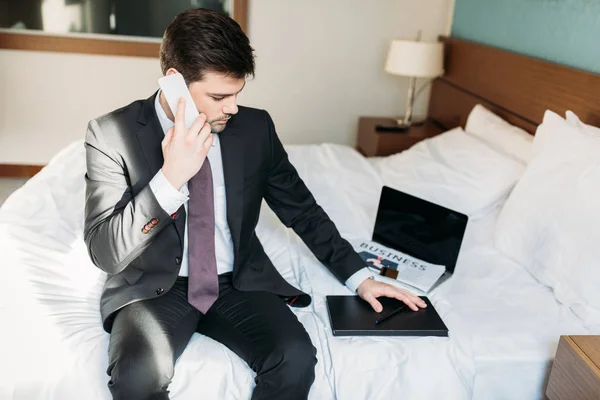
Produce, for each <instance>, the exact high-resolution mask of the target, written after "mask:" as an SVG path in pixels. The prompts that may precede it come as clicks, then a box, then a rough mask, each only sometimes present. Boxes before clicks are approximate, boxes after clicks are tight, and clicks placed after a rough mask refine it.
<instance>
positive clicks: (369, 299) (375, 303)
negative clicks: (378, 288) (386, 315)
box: [363, 292, 383, 312]
mask: <svg viewBox="0 0 600 400" xmlns="http://www.w3.org/2000/svg"><path fill="white" fill-rule="evenodd" d="M363 300H365V301H366V302H367V303H369V304H370V305H371V307H373V310H375V311H376V312H381V311H383V306H382V305H381V303H380V302H379V301H378V300H377V299H376V298H375V296H374V295H373V294H372V293H370V292H369V293H365V296H364V297H363Z"/></svg>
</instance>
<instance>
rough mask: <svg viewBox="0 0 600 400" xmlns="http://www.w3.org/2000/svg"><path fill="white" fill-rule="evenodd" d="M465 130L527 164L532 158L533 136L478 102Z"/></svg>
mask: <svg viewBox="0 0 600 400" xmlns="http://www.w3.org/2000/svg"><path fill="white" fill-rule="evenodd" d="M465 131H466V132H467V133H468V134H470V135H474V136H477V137H478V138H480V139H482V140H485V141H486V142H488V143H489V144H490V145H492V146H494V147H495V148H497V149H499V150H500V151H504V152H506V153H507V154H510V155H511V156H513V157H516V158H518V159H519V160H521V161H523V162H524V163H525V164H527V163H528V162H529V160H531V146H532V142H533V136H532V135H530V134H529V133H527V132H526V131H524V130H523V129H521V128H519V127H516V126H514V125H511V124H509V123H508V122H506V121H505V120H503V119H502V118H500V117H499V116H498V115H496V114H494V113H493V112H491V111H490V110H488V109H487V108H485V107H484V106H482V105H480V104H477V105H476V106H475V107H473V110H471V113H470V114H469V117H468V118H467V124H466V126H465Z"/></svg>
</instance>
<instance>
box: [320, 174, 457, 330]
mask: <svg viewBox="0 0 600 400" xmlns="http://www.w3.org/2000/svg"><path fill="white" fill-rule="evenodd" d="M467 222H468V217H467V216H466V215H464V214H461V213H459V212H456V211H453V210H450V209H448V208H445V207H442V206H440V205H437V204H434V203H431V202H429V201H426V200H423V199H420V198H418V197H415V196H411V195H409V194H407V193H403V192H400V191H398V190H394V189H392V188H390V187H387V186H384V187H383V189H382V191H381V197H380V200H379V208H378V210H377V218H376V220H375V227H374V229H373V240H372V242H363V243H361V245H359V246H358V247H357V248H356V250H357V252H358V254H360V256H361V257H362V258H363V260H365V262H367V264H370V265H372V266H373V268H379V271H380V274H381V275H383V276H387V277H391V278H393V279H397V280H399V281H401V282H404V283H406V284H409V285H411V286H413V287H416V288H417V289H420V290H422V291H423V292H425V293H427V292H429V291H430V290H431V289H432V288H433V287H435V286H437V285H439V284H440V283H441V282H443V281H444V280H446V279H448V277H450V276H451V275H452V274H453V273H454V268H455V267H456V261H457V259H458V254H459V252H460V247H461V244H462V241H463V237H464V234H465V230H466V227H467ZM421 298H422V299H423V300H424V301H425V302H426V303H427V307H426V308H423V309H420V310H419V311H410V312H408V311H406V312H403V311H404V310H405V309H406V310H408V308H407V307H406V306H405V305H404V304H403V303H401V302H400V301H398V300H396V299H388V298H379V301H380V302H381V303H382V305H383V308H384V309H383V312H382V313H381V315H384V314H385V315H387V317H386V318H385V319H387V320H386V322H382V323H379V321H380V320H381V319H383V318H382V316H381V315H379V314H377V313H375V311H374V310H373V309H372V308H371V306H370V305H369V304H368V303H366V302H365V301H363V300H362V299H359V298H358V297H357V296H327V309H328V312H329V319H330V323H331V329H332V332H333V335H334V336H363V335H373V336H448V328H447V327H446V325H445V324H444V322H443V321H442V319H441V318H440V316H439V315H438V313H437V312H436V310H435V308H434V307H433V305H432V304H431V303H430V301H429V299H428V298H427V297H425V296H421Z"/></svg>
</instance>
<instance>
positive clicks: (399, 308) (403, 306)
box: [375, 304, 406, 324]
mask: <svg viewBox="0 0 600 400" xmlns="http://www.w3.org/2000/svg"><path fill="white" fill-rule="evenodd" d="M405 308H406V304H402V305H401V306H400V307H398V308H396V309H395V310H394V311H392V312H391V313H389V314H388V315H386V316H385V317H383V318H381V319H376V320H375V324H380V323H382V322H383V321H385V320H386V319H388V318H389V317H391V316H392V315H396V314H398V313H399V312H400V311H402V310H404V309H405Z"/></svg>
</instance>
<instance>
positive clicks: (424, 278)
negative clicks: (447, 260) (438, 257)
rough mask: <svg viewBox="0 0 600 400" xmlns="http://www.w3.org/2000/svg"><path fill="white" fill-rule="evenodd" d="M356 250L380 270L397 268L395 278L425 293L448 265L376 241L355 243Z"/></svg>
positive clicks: (372, 266)
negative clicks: (414, 255) (420, 258)
mask: <svg viewBox="0 0 600 400" xmlns="http://www.w3.org/2000/svg"><path fill="white" fill-rule="evenodd" d="M354 250H355V251H356V252H357V253H358V254H359V255H360V256H361V258H362V259H363V260H364V261H365V262H366V263H367V264H368V266H369V267H371V268H377V269H378V270H380V271H381V270H382V268H384V267H386V268H388V269H391V270H395V271H397V273H398V275H397V276H396V277H395V279H397V280H398V281H400V282H403V283H405V284H407V285H410V286H412V287H415V288H417V289H419V290H421V291H423V292H425V293H427V292H429V290H431V287H432V286H433V285H434V284H435V283H436V282H437V281H438V279H440V277H441V276H442V275H443V274H444V272H445V271H446V267H445V266H443V265H438V264H431V263H428V262H426V261H423V260H419V259H418V258H415V257H411V256H409V255H407V254H404V253H402V252H399V251H396V250H393V249H390V248H389V247H385V246H383V245H381V244H379V243H376V242H371V241H363V242H361V243H360V244H358V245H355V246H354ZM395 274H396V273H395V272H393V273H392V274H391V276H390V274H389V273H388V274H386V276H388V277H394V275H395Z"/></svg>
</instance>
